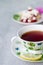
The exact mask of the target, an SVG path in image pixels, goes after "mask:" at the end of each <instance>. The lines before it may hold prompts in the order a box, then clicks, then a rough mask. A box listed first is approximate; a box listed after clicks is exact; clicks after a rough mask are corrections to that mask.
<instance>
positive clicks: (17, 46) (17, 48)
mask: <svg viewBox="0 0 43 65" xmlns="http://www.w3.org/2000/svg"><path fill="white" fill-rule="evenodd" d="M11 52H12V54H13V55H14V56H16V57H17V58H19V59H21V60H23V61H30V60H27V59H23V58H22V57H21V55H22V54H23V53H27V51H26V48H25V47H24V46H23V45H22V43H21V42H20V41H19V39H18V38H17V37H13V38H12V39H11ZM30 62H43V58H42V59H41V60H37V61H30Z"/></svg>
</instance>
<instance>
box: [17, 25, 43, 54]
mask: <svg viewBox="0 0 43 65" xmlns="http://www.w3.org/2000/svg"><path fill="white" fill-rule="evenodd" d="M35 30H36V31H43V25H29V26H24V27H23V28H21V29H20V30H19V31H18V32H17V36H16V37H18V39H19V41H20V42H21V43H22V44H23V46H25V48H27V49H28V50H29V51H28V52H29V53H33V54H43V40H42V41H36V42H34V41H26V40H23V39H22V38H21V36H22V35H23V34H24V33H26V32H29V31H35Z"/></svg>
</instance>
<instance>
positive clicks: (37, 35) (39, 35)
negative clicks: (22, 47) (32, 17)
mask: <svg viewBox="0 0 43 65" xmlns="http://www.w3.org/2000/svg"><path fill="white" fill-rule="evenodd" d="M21 38H22V39H23V40H26V41H33V42H37V41H43V31H37V30H35V31H29V32H25V33H24V34H22V36H21Z"/></svg>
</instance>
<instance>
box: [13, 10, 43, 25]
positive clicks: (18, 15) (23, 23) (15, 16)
mask: <svg viewBox="0 0 43 65" xmlns="http://www.w3.org/2000/svg"><path fill="white" fill-rule="evenodd" d="M23 12H27V10H23V11H21V12H18V13H16V14H14V15H13V18H12V20H13V21H14V22H17V23H19V24H22V25H29V24H37V23H42V22H43V14H41V15H40V16H38V17H41V18H39V19H38V20H37V21H36V22H30V20H31V19H30V20H28V21H29V22H27V19H26V20H25V16H26V15H28V14H26V13H23ZM22 14H24V15H23V16H24V17H23V20H22V19H21V17H22ZM28 16H29V15H28ZM28 16H27V18H28ZM31 17H32V16H31ZM25 21H26V22H25ZM32 21H34V20H32Z"/></svg>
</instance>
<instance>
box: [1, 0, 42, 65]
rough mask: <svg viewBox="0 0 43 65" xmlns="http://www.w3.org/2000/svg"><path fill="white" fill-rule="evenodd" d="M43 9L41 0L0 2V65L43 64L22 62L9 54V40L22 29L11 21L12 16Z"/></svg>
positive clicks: (4, 0)
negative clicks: (31, 8) (37, 8)
mask: <svg viewBox="0 0 43 65" xmlns="http://www.w3.org/2000/svg"><path fill="white" fill-rule="evenodd" d="M29 6H32V7H34V8H36V7H43V0H0V65H38V64H39V65H43V63H30V62H24V61H21V60H20V59H18V58H16V57H14V56H13V55H12V53H11V49H10V46H11V42H10V40H11V38H12V37H13V36H15V35H16V33H17V31H18V29H19V28H21V27H23V25H20V24H18V23H15V22H14V21H13V20H12V16H13V14H15V13H16V12H19V11H21V10H24V9H27V8H28V7H29Z"/></svg>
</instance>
